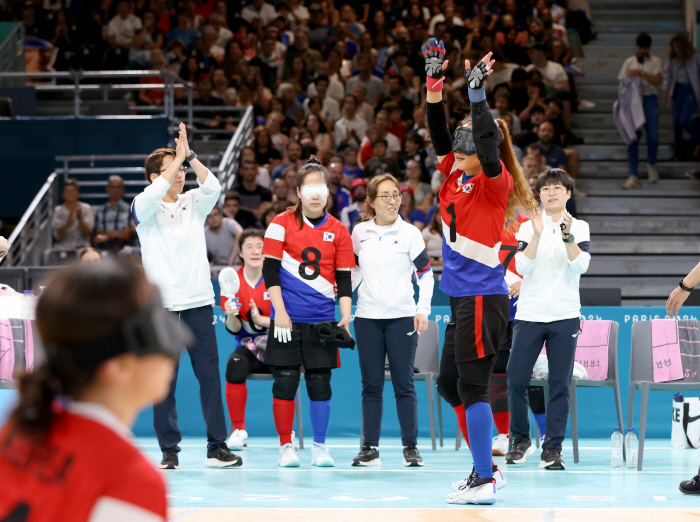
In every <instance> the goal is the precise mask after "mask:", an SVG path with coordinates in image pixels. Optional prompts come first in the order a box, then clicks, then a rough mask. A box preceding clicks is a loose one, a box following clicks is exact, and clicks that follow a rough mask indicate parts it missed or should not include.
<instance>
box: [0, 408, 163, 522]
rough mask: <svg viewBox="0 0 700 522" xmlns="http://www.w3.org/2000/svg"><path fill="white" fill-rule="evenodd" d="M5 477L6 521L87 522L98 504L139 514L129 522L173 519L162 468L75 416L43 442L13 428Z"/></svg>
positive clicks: (5, 451)
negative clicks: (161, 472) (160, 471)
mask: <svg viewBox="0 0 700 522" xmlns="http://www.w3.org/2000/svg"><path fill="white" fill-rule="evenodd" d="M0 477H2V486H0V520H8V521H10V520H11V521H21V522H56V521H63V520H70V521H71V522H84V521H85V522H86V521H88V520H90V517H91V514H92V513H93V510H95V507H96V505H98V506H104V505H110V506H112V512H114V511H115V510H118V511H119V513H121V514H122V515H124V514H126V515H128V514H129V513H131V514H132V515H128V516H127V518H126V520H125V521H124V522H127V520H139V521H143V520H149V521H150V520H153V521H156V520H162V521H164V520H165V517H166V507H167V504H166V500H165V493H166V491H165V484H164V483H163V479H162V478H161V475H160V473H159V472H158V470H156V469H155V467H154V465H153V464H151V463H150V462H149V461H148V460H147V459H146V457H144V456H143V455H142V454H141V452H140V451H139V450H137V449H136V448H135V447H134V446H132V445H131V444H130V443H129V442H128V441H127V440H126V439H125V438H123V437H122V436H120V435H119V434H117V433H116V432H115V431H113V430H112V429H110V428H109V427H107V426H105V425H104V424H101V423H100V422H97V421H95V420H92V419H89V418H86V417H83V416H82V415H76V414H74V413H70V412H67V411H64V412H61V413H58V414H57V415H56V417H55V419H54V422H53V424H52V426H51V429H50V431H49V432H48V434H47V436H46V438H45V439H41V440H40V441H37V440H36V439H32V438H30V437H28V436H27V435H25V434H24V432H20V431H19V430H17V429H16V427H15V425H14V424H13V423H12V422H11V421H10V422H8V423H7V424H5V426H4V427H3V428H2V431H0ZM105 500H108V501H109V502H105ZM102 511H104V508H103V509H102ZM122 519H123V518H122Z"/></svg>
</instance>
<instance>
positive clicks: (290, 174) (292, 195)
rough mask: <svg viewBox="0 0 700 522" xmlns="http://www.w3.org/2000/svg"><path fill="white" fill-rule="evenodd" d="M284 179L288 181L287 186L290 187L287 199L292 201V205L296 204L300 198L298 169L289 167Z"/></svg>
mask: <svg viewBox="0 0 700 522" xmlns="http://www.w3.org/2000/svg"><path fill="white" fill-rule="evenodd" d="M284 181H286V182H287V187H289V192H287V200H288V201H290V202H291V204H292V205H296V204H297V201H298V200H299V198H298V196H297V189H296V186H297V185H296V183H297V169H293V168H292V169H287V172H285V173H284Z"/></svg>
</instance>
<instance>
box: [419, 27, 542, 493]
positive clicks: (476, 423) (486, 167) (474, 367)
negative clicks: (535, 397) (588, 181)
mask: <svg viewBox="0 0 700 522" xmlns="http://www.w3.org/2000/svg"><path fill="white" fill-rule="evenodd" d="M423 54H424V56H425V70H426V74H427V80H426V86H427V89H428V93H427V102H428V103H427V116H428V128H429V130H430V138H431V140H432V142H433V144H434V146H435V152H436V154H437V156H438V161H439V162H440V163H439V164H438V169H439V170H440V171H442V172H443V173H444V174H445V176H446V179H445V181H444V182H443V184H442V187H441V189H440V193H439V198H440V214H441V217H442V223H443V262H444V269H443V273H442V280H441V281H440V289H441V290H442V291H443V292H445V293H446V294H447V295H449V296H450V309H451V312H452V319H451V322H450V323H449V324H448V326H447V330H446V331H445V343H444V345H443V351H442V357H441V359H440V375H439V376H438V378H437V386H438V392H439V393H440V395H442V397H443V398H444V399H445V400H446V401H447V402H448V403H449V404H450V405H451V406H452V407H453V408H454V409H455V412H456V413H457V416H458V420H460V417H461V419H464V421H462V420H460V424H462V425H463V426H466V427H468V430H469V439H470V446H471V451H472V456H473V460H474V471H473V472H472V475H471V476H470V477H469V479H467V481H466V484H467V485H468V487H465V488H463V489H457V491H454V492H452V493H450V494H449V495H448V496H447V499H446V500H447V501H448V502H449V503H454V504H493V503H494V502H496V481H495V480H494V477H493V471H494V470H493V468H494V466H493V462H492V460H491V434H492V430H493V419H492V413H491V405H490V404H489V380H490V378H491V372H492V370H493V367H494V363H495V361H496V359H497V358H498V351H499V345H500V339H501V336H502V335H503V332H504V331H505V330H506V328H507V327H508V315H509V309H510V306H509V303H508V287H507V286H506V283H505V279H504V273H503V266H502V265H501V263H500V260H499V258H498V252H499V248H500V243H501V233H502V230H503V228H504V226H505V224H506V223H513V222H515V216H516V214H517V212H518V211H525V212H526V213H532V214H534V213H535V212H536V211H537V205H536V203H535V200H534V198H533V196H532V192H531V190H530V187H529V185H528V182H527V180H526V179H525V177H524V176H523V173H522V170H521V168H520V165H519V164H518V161H517V159H516V157H515V154H514V152H513V148H512V145H511V141H510V133H509V131H508V127H507V125H505V124H504V123H503V122H502V121H500V120H499V121H498V122H496V121H495V120H494V119H493V116H491V111H490V109H489V106H488V102H487V101H486V92H485V89H484V81H485V79H486V76H487V75H488V74H490V71H491V66H492V65H493V64H494V61H491V53H489V54H487V55H486V56H485V57H484V58H482V60H481V61H479V62H478V63H477V64H475V66H474V67H473V68H472V67H471V65H470V63H469V60H465V73H464V75H465V78H466V80H467V84H468V87H469V99H470V101H471V116H469V117H467V118H465V119H464V120H463V121H462V122H460V125H459V127H458V128H457V132H456V133H455V139H454V141H453V139H452V137H451V136H450V131H449V128H448V126H447V118H446V114H445V106H444V103H443V100H442V84H443V76H444V71H445V69H446V68H447V64H448V62H447V61H445V60H444V56H445V47H444V44H443V42H440V43H439V44H438V41H437V40H436V39H435V38H431V39H430V49H426V48H425V47H423ZM465 411H466V412H465Z"/></svg>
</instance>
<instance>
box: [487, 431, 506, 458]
mask: <svg viewBox="0 0 700 522" xmlns="http://www.w3.org/2000/svg"><path fill="white" fill-rule="evenodd" d="M508 442H509V440H508V435H507V434H506V433H499V434H498V437H494V438H493V444H492V446H491V447H492V450H491V454H492V455H493V456H494V457H505V456H506V453H508Z"/></svg>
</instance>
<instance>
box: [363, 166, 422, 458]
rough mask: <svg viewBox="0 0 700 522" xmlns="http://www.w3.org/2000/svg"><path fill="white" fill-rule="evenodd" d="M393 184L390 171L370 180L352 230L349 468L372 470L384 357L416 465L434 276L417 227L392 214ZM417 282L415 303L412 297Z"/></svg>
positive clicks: (396, 193)
mask: <svg viewBox="0 0 700 522" xmlns="http://www.w3.org/2000/svg"><path fill="white" fill-rule="evenodd" d="M400 205H401V193H400V185H399V182H398V181H397V180H396V178H394V176H392V175H391V174H384V175H382V176H377V177H376V178H374V179H372V180H371V181H370V182H369V186H368V187H367V199H366V200H365V206H364V212H363V217H364V219H365V221H364V222H362V223H360V224H358V225H357V226H355V228H354V230H353V233H352V246H353V250H354V251H355V256H356V259H357V265H358V266H357V267H356V268H353V286H354V287H356V286H357V285H359V290H358V300H357V311H356V312H355V339H356V342H357V353H358V355H359V357H360V371H361V372H362V422H363V441H362V449H361V451H360V453H359V454H358V455H357V457H355V458H354V459H353V461H352V465H353V466H377V465H379V464H380V460H379V450H378V449H377V447H378V446H379V434H380V432H381V426H382V409H383V403H382V396H383V391H384V361H385V360H386V359H387V357H388V359H389V368H390V369H391V382H392V384H393V385H394V394H395V396H396V409H397V410H398V416H399V424H400V425H401V441H402V443H403V446H404V448H403V455H404V460H403V464H404V466H411V467H415V466H422V465H423V459H422V458H421V456H420V454H419V453H418V449H417V448H416V443H417V438H418V409H417V403H416V390H415V387H414V384H413V371H414V367H413V365H414V362H415V357H416V348H417V346H418V336H419V335H420V332H422V331H425V330H427V328H428V316H429V315H430V301H431V299H432V297H433V285H434V280H433V271H432V269H431V267H430V259H429V258H428V253H427V252H426V250H425V243H424V241H423V237H422V236H421V233H420V230H418V229H417V228H416V227H414V226H413V225H411V224H410V223H406V222H405V221H404V220H403V219H401V216H400V215H399V206H400ZM414 274H415V276H416V277H417V280H418V288H419V296H418V304H417V305H416V303H415V302H414V300H413V284H412V282H411V280H412V278H413V276H414Z"/></svg>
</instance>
